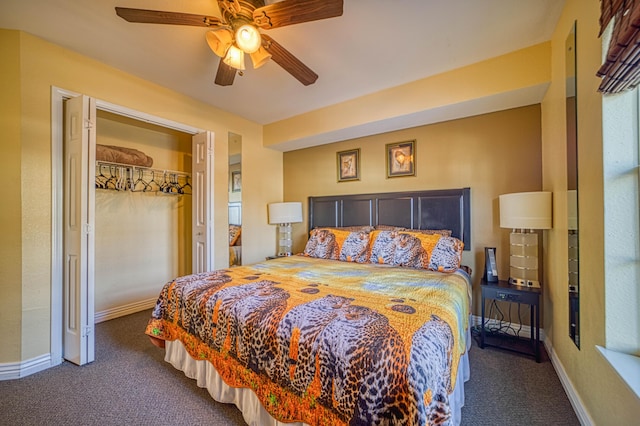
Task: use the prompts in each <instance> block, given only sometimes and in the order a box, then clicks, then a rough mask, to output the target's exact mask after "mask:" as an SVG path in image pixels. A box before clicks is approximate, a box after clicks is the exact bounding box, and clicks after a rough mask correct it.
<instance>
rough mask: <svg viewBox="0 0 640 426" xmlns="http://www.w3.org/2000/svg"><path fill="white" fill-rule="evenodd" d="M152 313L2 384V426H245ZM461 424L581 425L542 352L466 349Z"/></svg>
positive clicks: (99, 331) (100, 330) (109, 327)
mask: <svg viewBox="0 0 640 426" xmlns="http://www.w3.org/2000/svg"><path fill="white" fill-rule="evenodd" d="M149 317H150V311H144V312H140V313H137V314H133V315H128V316H126V317H122V318H118V319H115V320H111V321H107V322H104V323H101V324H98V325H97V326H96V360H95V361H94V362H93V363H91V364H88V365H85V366H83V367H77V366H75V365H73V364H70V363H67V362H65V363H63V364H61V365H59V366H57V367H54V368H51V369H48V370H46V371H43V372H40V373H37V374H33V375H31V376H28V377H25V378H22V379H19V380H10V381H1V382H0V424H2V425H15V426H21V425H60V426H63V425H84V426H87V425H105V426H108V425H157V426H161V425H194V426H196V425H244V424H245V423H244V420H243V418H242V415H241V414H240V412H239V411H238V410H237V409H236V408H235V406H232V405H228V404H220V403H217V402H215V401H214V400H212V399H211V397H210V396H209V394H208V392H207V391H206V389H200V388H198V386H197V385H196V383H195V381H194V380H191V379H188V378H186V377H185V376H184V374H183V373H182V372H181V371H178V370H175V369H174V368H173V367H172V366H171V365H170V364H168V363H166V362H164V360H163V357H164V351H163V350H161V349H159V348H157V347H155V346H153V345H151V343H150V342H149V340H148V339H147V337H146V336H145V335H144V334H143V332H144V328H145V325H146V323H147V320H148V319H149ZM469 356H470V361H471V380H469V382H467V383H466V385H465V406H464V408H463V409H462V425H492V426H496V425H578V424H579V422H578V420H577V418H576V416H575V414H574V412H573V410H572V408H571V405H570V403H569V400H568V399H567V396H566V395H565V393H564V391H563V389H562V386H561V384H560V381H559V379H558V377H557V376H556V374H555V371H554V369H553V367H552V365H551V363H550V362H549V360H548V358H547V357H546V354H545V355H544V357H543V362H542V363H539V364H538V363H536V362H535V360H533V359H532V358H529V357H526V356H521V355H518V354H513V353H509V352H504V351H500V350H497V349H490V348H487V349H484V350H483V349H480V348H478V347H477V346H476V345H475V343H474V347H472V349H471V351H470V354H469Z"/></svg>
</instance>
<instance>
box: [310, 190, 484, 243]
mask: <svg viewBox="0 0 640 426" xmlns="http://www.w3.org/2000/svg"><path fill="white" fill-rule="evenodd" d="M354 225H371V226H375V225H394V226H401V227H404V228H409V229H450V230H451V235H452V236H454V237H456V238H458V239H460V240H462V242H464V249H465V250H470V249H471V189H470V188H460V189H441V190H432V191H411V192H386V193H385V192H383V193H378V194H355V195H333V196H322V197H309V230H311V229H313V228H318V227H322V226H332V227H340V226H354Z"/></svg>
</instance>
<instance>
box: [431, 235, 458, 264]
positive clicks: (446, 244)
mask: <svg viewBox="0 0 640 426" xmlns="http://www.w3.org/2000/svg"><path fill="white" fill-rule="evenodd" d="M463 249H464V243H463V242H462V241H460V240H459V239H457V238H455V237H442V238H440V239H439V240H438V243H437V244H436V246H435V247H434V248H433V252H432V253H431V257H430V258H429V269H431V270H432V271H439V272H455V271H456V270H457V269H458V268H460V262H462V250H463Z"/></svg>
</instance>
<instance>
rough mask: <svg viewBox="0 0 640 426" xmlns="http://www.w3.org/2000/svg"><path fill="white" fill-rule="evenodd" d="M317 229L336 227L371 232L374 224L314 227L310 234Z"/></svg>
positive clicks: (336, 228)
mask: <svg viewBox="0 0 640 426" xmlns="http://www.w3.org/2000/svg"><path fill="white" fill-rule="evenodd" d="M316 229H329V230H332V229H335V230H338V231H350V232H358V231H363V232H371V231H373V229H374V228H373V226H370V225H354V226H323V227H320V228H314V229H312V230H311V233H310V234H313V231H315V230H316Z"/></svg>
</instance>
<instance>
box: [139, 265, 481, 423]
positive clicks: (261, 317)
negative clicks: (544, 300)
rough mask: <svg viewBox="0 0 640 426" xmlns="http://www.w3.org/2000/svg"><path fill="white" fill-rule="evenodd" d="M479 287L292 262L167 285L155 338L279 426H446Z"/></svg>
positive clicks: (441, 277)
mask: <svg viewBox="0 0 640 426" xmlns="http://www.w3.org/2000/svg"><path fill="white" fill-rule="evenodd" d="M470 289H471V286H470V283H469V278H468V275H466V273H464V272H462V271H459V272H456V273H451V274H443V273H439V272H432V271H427V270H417V269H409V268H397V267H381V266H376V265H368V264H356V263H347V262H340V261H333V260H321V259H315V258H308V257H303V256H292V257H288V258H280V259H276V260H271V261H268V262H264V263H258V264H254V265H250V266H243V267H237V268H231V269H226V270H219V271H215V272H209V273H202V274H194V275H189V276H185V277H180V278H177V279H175V280H174V281H171V282H169V283H167V284H166V285H165V286H164V287H163V289H162V292H161V294H160V297H159V299H158V302H157V305H156V308H155V309H154V311H153V315H152V319H151V320H150V321H149V324H148V326H147V329H146V333H147V334H148V335H149V336H151V337H153V338H154V339H160V340H175V339H179V340H180V341H181V342H182V344H183V345H184V347H185V348H186V349H187V351H188V352H189V353H190V354H191V356H192V357H194V358H195V359H202V360H208V361H209V362H210V363H212V364H213V365H214V366H215V368H216V370H217V371H218V373H219V374H220V375H221V376H222V378H223V379H224V381H225V382H226V383H227V384H228V385H230V386H234V387H243V388H250V389H252V390H253V391H254V392H255V393H256V395H257V396H258V398H259V399H260V401H261V402H262V404H263V405H264V407H265V408H266V409H267V411H269V413H270V414H271V415H272V416H273V417H274V418H276V419H278V420H280V421H284V422H291V421H302V422H305V423H309V424H311V425H337V424H354V425H372V424H402V425H406V424H416V425H418V424H420V425H421V424H432V423H438V424H439V423H447V422H448V419H449V418H450V416H451V412H450V410H449V406H448V396H449V394H450V393H451V391H452V388H453V386H454V384H455V383H456V374H457V371H458V363H459V361H460V357H461V355H462V354H463V353H464V351H465V347H466V340H465V339H466V329H467V327H468V318H469V309H470V298H471V293H470Z"/></svg>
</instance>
